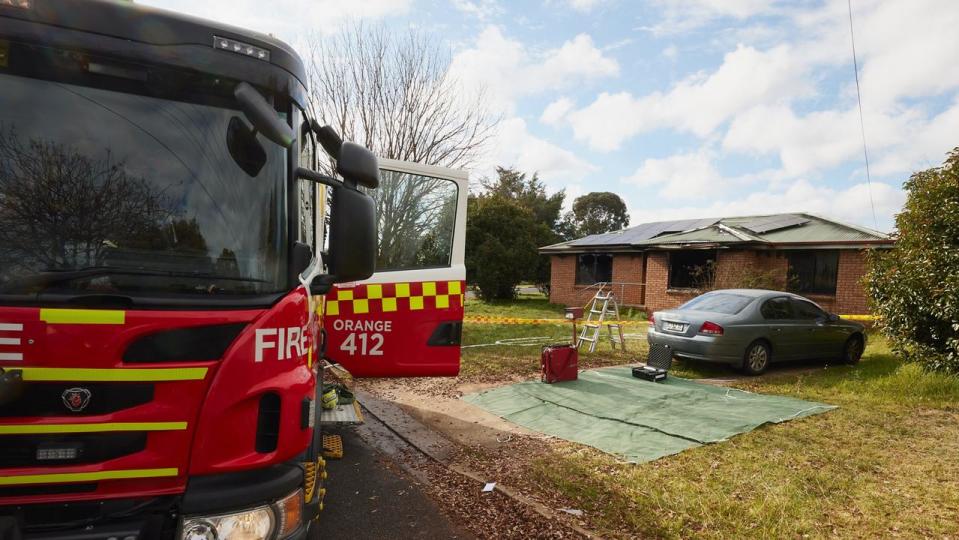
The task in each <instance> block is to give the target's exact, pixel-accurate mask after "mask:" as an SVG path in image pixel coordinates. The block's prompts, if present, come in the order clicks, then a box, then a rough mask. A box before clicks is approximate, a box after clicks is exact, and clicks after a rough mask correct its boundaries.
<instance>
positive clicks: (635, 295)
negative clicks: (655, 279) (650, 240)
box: [613, 253, 645, 306]
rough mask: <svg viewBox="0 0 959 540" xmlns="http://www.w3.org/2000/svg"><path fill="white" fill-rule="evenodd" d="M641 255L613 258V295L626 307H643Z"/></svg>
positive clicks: (623, 255) (642, 258) (621, 255)
mask: <svg viewBox="0 0 959 540" xmlns="http://www.w3.org/2000/svg"><path fill="white" fill-rule="evenodd" d="M644 259H645V257H644V256H643V254H641V253H638V254H636V255H629V254H620V255H614V256H613V283H614V284H615V285H614V286H613V293H614V294H616V300H617V301H618V302H619V303H620V304H622V305H627V306H641V305H643V286H642V283H643V260H644Z"/></svg>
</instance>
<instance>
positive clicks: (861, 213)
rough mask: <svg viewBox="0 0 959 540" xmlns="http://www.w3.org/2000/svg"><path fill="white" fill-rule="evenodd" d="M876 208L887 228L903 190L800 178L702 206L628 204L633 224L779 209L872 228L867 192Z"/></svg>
mask: <svg viewBox="0 0 959 540" xmlns="http://www.w3.org/2000/svg"><path fill="white" fill-rule="evenodd" d="M870 191H871V193H872V199H873V201H874V203H875V207H876V215H877V218H878V220H877V221H878V227H879V229H880V230H884V231H890V230H891V229H892V227H893V216H894V215H895V213H897V212H898V211H899V209H900V208H902V204H903V202H904V201H905V193H904V192H903V191H902V189H900V188H898V187H896V186H893V185H890V184H885V183H881V182H873V183H872V187H871V188H870V187H869V186H868V185H867V184H866V183H860V184H855V185H853V186H849V187H847V188H845V189H843V188H834V187H827V186H817V185H813V184H811V183H810V182H808V181H806V180H799V181H797V182H795V183H793V184H792V185H790V186H789V187H788V188H786V189H783V190H767V191H761V192H754V193H751V194H749V195H747V196H745V197H741V198H736V199H725V200H718V201H716V202H713V203H712V204H709V205H705V206H683V207H672V208H669V207H666V208H655V209H646V208H640V207H638V206H636V205H634V204H630V205H629V206H630V209H629V212H630V216H632V218H633V219H632V221H633V223H643V222H649V221H657V220H667V219H685V218H696V217H723V216H748V215H755V214H772V213H778V212H812V213H814V214H820V215H822V216H824V217H831V218H834V219H838V220H840V221H845V222H848V223H856V224H860V225H864V226H866V227H871V228H872V227H874V225H873V218H872V208H871V205H870V204H869V194H870Z"/></svg>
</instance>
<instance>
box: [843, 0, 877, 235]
mask: <svg viewBox="0 0 959 540" xmlns="http://www.w3.org/2000/svg"><path fill="white" fill-rule="evenodd" d="M846 4H847V5H848V6H849V40H850V42H851V43H852V68H853V72H854V73H855V74H856V98H857V100H858V101H859V130H860V132H862V155H863V157H864V158H865V160H866V186H868V189H869V206H870V207H872V225H873V227H874V228H875V229H876V230H879V220H878V219H876V203H875V202H874V201H873V199H872V175H870V174H869V151H868V150H866V123H865V122H864V121H863V115H862V90H860V89H859V61H858V60H856V35H855V34H854V33H853V30H852V0H846Z"/></svg>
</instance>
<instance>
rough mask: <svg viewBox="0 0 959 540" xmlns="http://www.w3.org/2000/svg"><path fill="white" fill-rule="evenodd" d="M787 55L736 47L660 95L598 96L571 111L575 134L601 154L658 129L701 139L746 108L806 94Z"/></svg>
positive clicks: (783, 50) (801, 74) (782, 49)
mask: <svg viewBox="0 0 959 540" xmlns="http://www.w3.org/2000/svg"><path fill="white" fill-rule="evenodd" d="M790 57H791V49H790V48H789V47H788V46H779V47H775V48H773V49H770V50H768V51H758V50H756V49H754V48H752V47H747V46H739V47H737V48H736V50H734V51H732V52H729V53H727V54H726V55H725V57H724V59H723V63H722V65H721V66H720V67H719V68H718V69H717V70H716V71H714V72H713V73H712V74H709V75H706V74H705V73H697V74H695V75H692V76H690V77H688V78H686V79H684V80H683V81H681V82H679V83H677V84H676V85H674V86H673V88H672V89H670V91H669V92H667V93H665V94H663V93H660V92H654V93H652V94H648V95H645V96H641V97H635V96H633V95H632V94H631V93H628V92H620V93H617V94H608V93H602V94H600V95H599V96H598V97H597V98H596V100H595V101H594V102H593V103H591V104H590V105H588V106H586V107H585V108H583V109H580V110H578V111H574V112H572V113H570V115H569V118H570V120H571V122H572V125H573V130H574V134H575V135H576V138H577V139H579V140H585V141H588V142H589V145H590V146H591V147H592V148H594V149H596V150H604V151H609V150H615V149H617V148H619V147H620V145H621V144H622V143H623V142H624V141H625V140H626V139H628V138H629V137H632V136H634V135H637V134H639V133H643V132H648V131H652V130H655V129H658V128H672V129H675V130H677V131H685V132H691V133H694V134H696V135H698V136H700V137H705V136H707V135H709V134H710V133H712V132H713V131H714V130H715V129H716V128H717V127H719V126H720V125H721V124H722V123H723V122H725V121H726V120H728V119H729V118H731V117H732V116H734V115H735V114H737V113H739V112H741V111H743V110H746V109H747V108H750V107H753V106H755V105H758V104H763V103H779V102H785V101H789V100H792V99H796V98H799V97H802V96H808V95H810V94H811V93H812V92H813V88H812V86H811V85H810V83H809V80H808V79H807V78H806V77H805V75H806V74H805V70H804V69H802V67H801V66H796V65H795V63H793V62H790V61H789V59H790Z"/></svg>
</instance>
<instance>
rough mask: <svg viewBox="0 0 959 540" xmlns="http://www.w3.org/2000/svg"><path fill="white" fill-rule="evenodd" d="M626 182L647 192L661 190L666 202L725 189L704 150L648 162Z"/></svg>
mask: <svg viewBox="0 0 959 540" xmlns="http://www.w3.org/2000/svg"><path fill="white" fill-rule="evenodd" d="M623 181H624V182H627V183H631V184H634V185H637V186H640V187H644V188H654V189H657V188H658V193H659V194H660V195H661V196H663V197H664V198H667V199H688V198H700V197H705V196H706V195H708V194H710V193H712V192H715V191H717V190H719V189H721V188H722V184H723V183H724V182H723V177H722V175H721V174H720V173H719V171H718V170H717V169H716V167H715V165H713V160H712V157H711V156H710V155H709V153H708V152H707V151H705V150H700V151H698V152H692V153H688V154H676V155H673V156H669V157H666V158H649V159H646V160H645V161H643V164H642V165H640V167H639V168H638V169H636V172H635V173H633V174H632V176H629V177H627V178H624V179H623Z"/></svg>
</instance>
